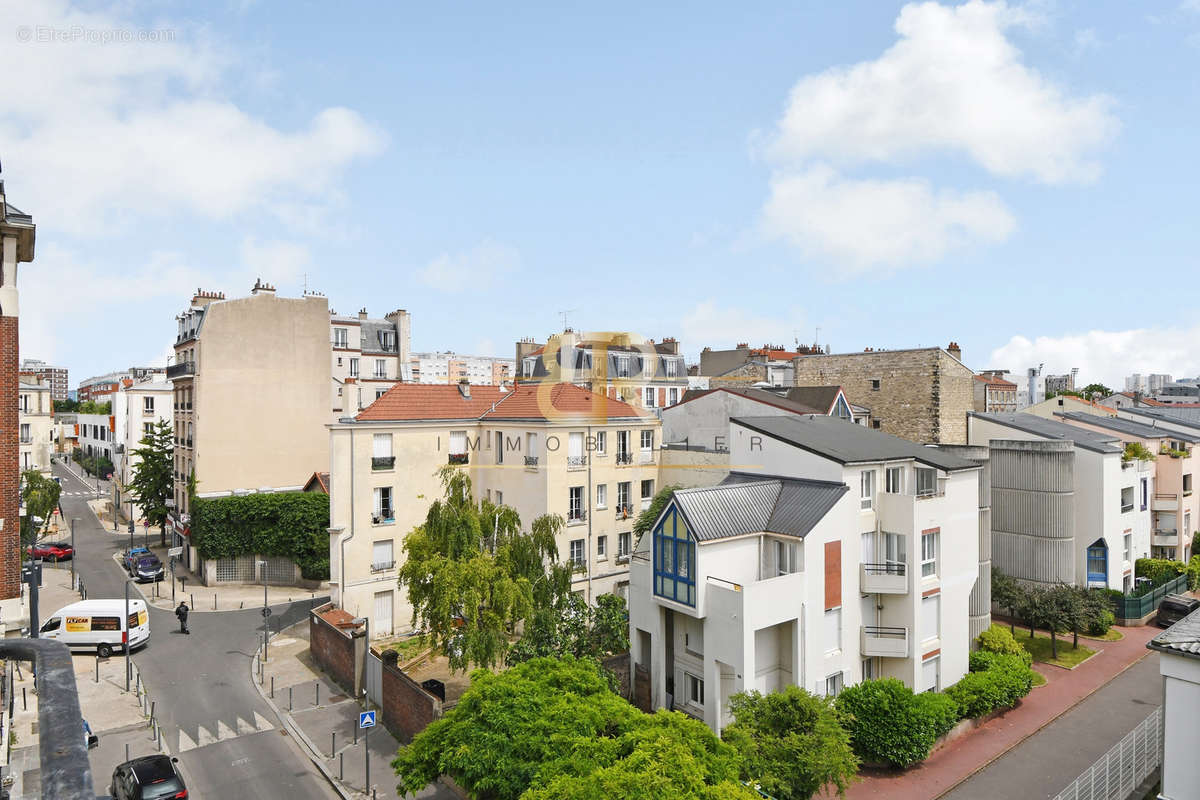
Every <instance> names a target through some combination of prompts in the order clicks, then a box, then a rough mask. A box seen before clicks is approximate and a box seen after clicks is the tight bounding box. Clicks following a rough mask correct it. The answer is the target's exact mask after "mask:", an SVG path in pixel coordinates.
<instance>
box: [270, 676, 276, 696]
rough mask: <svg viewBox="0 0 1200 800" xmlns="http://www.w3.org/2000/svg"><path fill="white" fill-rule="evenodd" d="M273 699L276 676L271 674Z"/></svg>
mask: <svg viewBox="0 0 1200 800" xmlns="http://www.w3.org/2000/svg"><path fill="white" fill-rule="evenodd" d="M271 699H272V700H274V699H275V676H274V675H272V676H271Z"/></svg>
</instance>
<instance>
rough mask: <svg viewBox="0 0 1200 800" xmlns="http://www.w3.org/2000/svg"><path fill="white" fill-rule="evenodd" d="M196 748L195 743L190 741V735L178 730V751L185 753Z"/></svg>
mask: <svg viewBox="0 0 1200 800" xmlns="http://www.w3.org/2000/svg"><path fill="white" fill-rule="evenodd" d="M194 749H196V743H195V742H194V741H192V737H190V736H188V735H187V734H186V733H184V732H183V731H180V732H179V752H181V753H186V752H187V751H188V750H194Z"/></svg>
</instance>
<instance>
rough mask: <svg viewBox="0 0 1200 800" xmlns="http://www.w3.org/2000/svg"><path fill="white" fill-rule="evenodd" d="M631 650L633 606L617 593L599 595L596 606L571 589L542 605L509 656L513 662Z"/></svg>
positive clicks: (509, 661)
mask: <svg viewBox="0 0 1200 800" xmlns="http://www.w3.org/2000/svg"><path fill="white" fill-rule="evenodd" d="M628 650H629V610H628V609H627V608H626V606H625V600H624V599H622V598H620V597H618V596H617V595H615V594H602V595H600V596H599V597H597V598H596V607H595V608H589V607H588V604H587V603H586V602H585V601H584V600H583V599H582V598H581V597H579V596H578V595H576V594H574V593H568V594H567V595H566V596H565V597H563V598H562V599H561V600H560V601H559V602H558V603H556V604H555V605H553V606H547V607H545V608H538V609H536V610H535V611H534V613H533V615H532V617H531V618H530V619H529V620H528V621H527V622H526V624H525V632H524V635H522V636H521V640H520V641H519V642H517V643H516V644H514V645H513V646H512V647H511V648H510V649H509V651H508V655H507V656H506V657H505V662H506V663H507V664H509V665H510V666H511V665H513V664H520V663H521V662H523V661H528V660H529V659H531V658H544V657H546V656H565V655H571V656H575V657H576V658H584V657H588V658H597V659H600V658H604V657H605V656H610V655H615V654H616V653H624V652H628Z"/></svg>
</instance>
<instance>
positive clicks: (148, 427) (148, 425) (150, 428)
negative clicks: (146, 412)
mask: <svg viewBox="0 0 1200 800" xmlns="http://www.w3.org/2000/svg"><path fill="white" fill-rule="evenodd" d="M153 433H154V423H153V422H143V423H142V436H143V437H145V436H151V435H152V434H153Z"/></svg>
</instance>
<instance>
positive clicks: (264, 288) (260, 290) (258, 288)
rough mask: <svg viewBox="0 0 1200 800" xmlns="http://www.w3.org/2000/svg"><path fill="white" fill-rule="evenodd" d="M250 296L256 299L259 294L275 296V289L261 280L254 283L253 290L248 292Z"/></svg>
mask: <svg viewBox="0 0 1200 800" xmlns="http://www.w3.org/2000/svg"><path fill="white" fill-rule="evenodd" d="M250 294H251V296H254V297H257V296H258V295H260V294H271V295H273V294H275V287H274V286H272V285H271V284H269V283H267V282H266V281H264V280H263V279H262V278H259V279H257V280H256V281H254V288H253V289H251V290H250Z"/></svg>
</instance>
